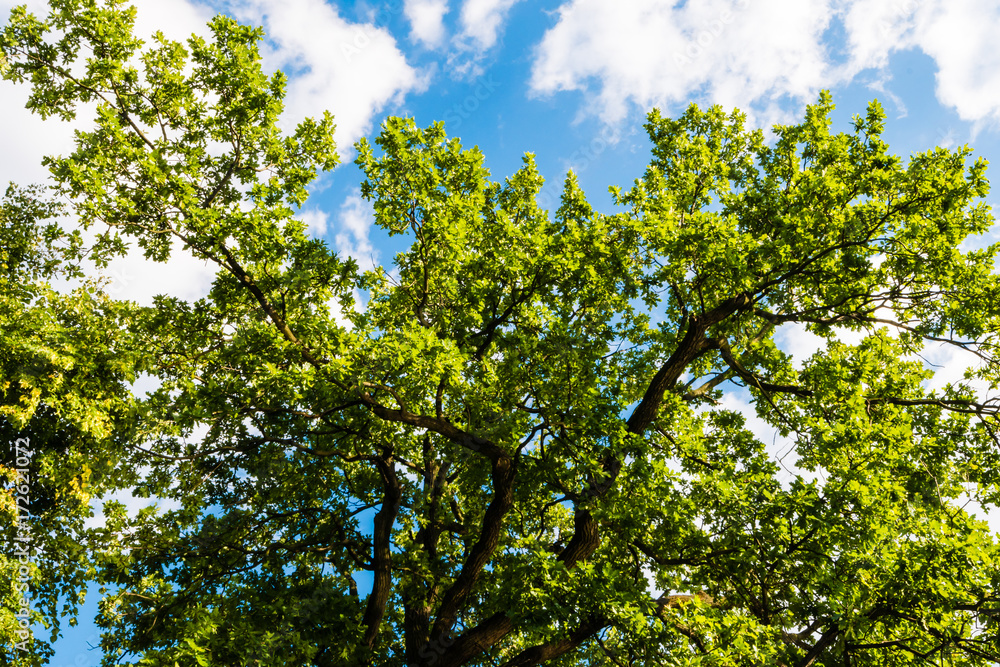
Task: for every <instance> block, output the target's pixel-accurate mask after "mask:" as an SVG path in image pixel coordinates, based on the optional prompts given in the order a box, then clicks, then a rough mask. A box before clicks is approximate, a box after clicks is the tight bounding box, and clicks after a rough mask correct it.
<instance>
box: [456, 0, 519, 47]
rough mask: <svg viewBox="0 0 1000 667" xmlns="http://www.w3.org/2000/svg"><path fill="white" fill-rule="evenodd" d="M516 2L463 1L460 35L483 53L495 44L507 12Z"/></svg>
mask: <svg viewBox="0 0 1000 667" xmlns="http://www.w3.org/2000/svg"><path fill="white" fill-rule="evenodd" d="M517 3H518V0H465V4H463V5H462V15H461V22H462V35H463V37H465V38H466V39H468V40H470V41H471V42H472V43H473V45H474V46H475V48H476V49H477V50H480V51H485V50H486V49H489V48H491V47H492V46H493V45H494V44H496V41H497V37H498V36H499V34H500V30H501V28H502V27H503V24H504V23H505V22H506V19H507V12H508V11H509V10H510V8H511V7H513V6H514V5H516V4H517Z"/></svg>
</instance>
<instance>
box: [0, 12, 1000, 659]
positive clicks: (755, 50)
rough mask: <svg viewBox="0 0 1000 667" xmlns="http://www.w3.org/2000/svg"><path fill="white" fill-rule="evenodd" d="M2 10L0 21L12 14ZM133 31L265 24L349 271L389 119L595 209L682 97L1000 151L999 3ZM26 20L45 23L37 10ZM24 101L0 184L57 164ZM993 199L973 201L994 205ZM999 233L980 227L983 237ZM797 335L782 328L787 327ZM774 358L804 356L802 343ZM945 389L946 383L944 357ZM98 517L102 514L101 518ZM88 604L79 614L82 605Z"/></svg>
mask: <svg viewBox="0 0 1000 667" xmlns="http://www.w3.org/2000/svg"><path fill="white" fill-rule="evenodd" d="M12 4H14V3H12V2H9V1H8V0H0V13H2V14H3V15H6V13H7V12H8V11H9V9H10V7H11V6H12ZM137 6H138V8H139V25H138V32H139V33H140V35H142V36H145V35H148V34H150V33H151V32H153V31H154V30H162V31H164V32H165V33H166V34H167V36H168V37H172V38H175V39H183V38H184V37H185V36H186V35H188V34H190V33H191V32H198V33H201V34H206V33H207V31H206V30H205V28H204V24H205V21H207V20H208V19H209V18H210V17H211V16H212V15H213V14H215V13H218V12H225V13H228V14H231V15H233V16H236V17H237V18H239V19H240V20H242V21H246V22H252V23H256V24H259V25H263V26H264V27H265V29H266V30H267V31H268V39H267V42H266V43H265V48H264V52H265V61H266V65H267V67H268V68H270V69H277V68H280V69H283V70H285V71H286V72H287V73H288V74H289V76H290V81H289V90H288V98H287V109H286V113H285V117H284V120H283V122H284V123H285V125H286V127H289V128H290V127H293V126H294V125H295V123H296V122H298V120H300V119H301V118H303V117H305V116H315V115H318V114H321V113H322V111H323V110H325V109H329V110H330V111H331V112H332V113H333V114H334V116H335V117H336V119H337V122H338V134H337V136H338V145H339V146H340V149H341V154H342V157H343V162H344V164H343V165H342V166H341V167H338V168H337V169H336V170H335V171H334V172H333V173H331V174H329V175H326V176H324V177H323V178H322V179H321V180H320V181H319V183H318V184H317V186H316V188H315V193H314V195H313V197H312V198H311V199H310V201H309V202H308V203H307V205H306V206H305V207H304V209H303V210H302V212H301V215H302V216H303V218H304V219H305V220H306V221H307V222H308V223H309V225H310V227H311V229H312V230H313V232H314V233H315V234H316V235H318V236H321V237H323V238H325V239H326V240H327V241H328V242H329V243H330V245H331V246H332V247H334V248H336V249H337V250H338V251H339V252H342V253H347V254H352V255H354V256H355V257H356V258H357V259H358V261H359V262H360V263H361V264H362V265H366V264H370V263H371V262H375V263H385V264H388V263H389V262H391V258H392V255H393V253H394V252H395V250H396V249H398V248H394V247H393V246H392V245H391V244H390V243H388V240H387V239H386V238H385V237H384V236H382V235H380V234H379V233H378V230H377V229H375V228H373V227H372V225H371V222H372V216H371V210H370V208H369V206H368V205H367V203H366V202H364V201H362V200H361V199H360V197H359V195H358V185H359V182H360V180H361V174H360V172H359V171H358V169H357V168H356V167H355V166H354V165H353V164H352V160H353V157H354V154H353V153H354V151H353V149H352V148H351V146H352V144H353V143H354V142H355V141H356V140H358V139H359V138H361V137H365V136H366V137H369V138H371V137H373V136H375V135H376V134H377V131H378V126H379V124H380V123H381V121H382V120H383V119H384V118H385V117H386V116H387V115H406V116H413V117H415V118H416V121H417V123H418V124H419V125H421V126H426V125H428V124H430V123H431V122H433V121H436V120H444V121H445V122H446V129H447V131H448V133H449V134H450V135H452V136H459V137H461V138H462V141H463V143H464V144H465V145H467V146H471V145H478V146H479V147H480V149H481V150H482V151H483V152H484V154H485V156H486V160H487V165H488V166H489V168H490V169H491V171H492V174H493V178H494V179H497V180H502V179H503V178H504V177H505V176H508V175H510V174H511V173H512V172H513V171H514V170H516V169H517V168H518V167H519V166H520V163H521V156H522V155H523V154H524V153H525V152H527V151H530V152H533V153H534V154H535V155H536V159H537V162H538V165H539V168H540V170H541V172H542V174H543V175H544V176H545V178H546V179H547V186H546V188H545V189H544V190H543V200H544V202H545V203H546V204H547V206H548V208H551V209H554V208H555V206H556V205H557V204H556V202H557V195H558V192H559V190H560V187H561V183H562V180H563V178H564V177H565V174H566V171H567V170H568V169H570V168H573V169H575V170H576V171H577V173H578V176H579V179H580V183H581V185H582V186H583V188H584V190H585V191H586V192H587V194H588V195H589V196H590V198H591V201H592V203H593V204H594V205H595V206H596V207H597V208H598V209H599V210H604V211H609V210H610V197H609V196H608V192H607V190H608V186H611V185H624V186H627V185H628V184H630V183H631V182H632V180H633V179H635V178H637V177H639V176H640V175H641V174H642V171H643V169H644V167H645V165H646V163H647V161H648V159H649V154H648V149H649V145H648V142H647V140H646V137H645V133H644V131H643V130H642V122H643V119H644V115H645V113H646V112H647V111H649V109H650V108H652V107H653V106H658V107H660V108H661V109H662V110H663V112H664V113H665V114H667V115H676V114H679V113H680V112H681V111H683V109H684V108H685V107H686V106H687V105H688V104H690V103H692V102H695V103H698V104H702V105H707V104H716V103H718V104H722V105H723V106H725V107H727V108H731V107H734V106H735V107H739V108H740V109H742V110H744V111H745V112H747V114H748V115H749V118H750V121H749V122H750V123H751V124H752V125H755V126H761V127H769V126H770V125H771V124H773V123H776V122H794V121H796V120H798V119H800V118H801V116H802V114H803V111H804V108H805V105H806V104H807V103H811V102H814V101H815V100H816V98H817V96H818V94H819V91H820V90H821V89H824V88H827V89H830V90H831V91H832V93H833V97H834V101H835V102H836V104H837V106H838V108H837V111H836V113H835V115H834V119H835V125H836V127H837V129H841V130H846V129H848V122H849V119H850V117H851V116H852V115H853V114H856V113H864V110H865V106H866V104H867V103H868V101H870V100H871V99H873V98H878V99H879V100H880V101H881V102H882V104H883V105H884V108H885V110H886V112H887V115H888V121H887V129H886V133H885V138H886V139H887V140H888V142H889V145H890V147H891V149H892V150H893V151H894V152H896V153H897V154H900V155H902V156H904V157H905V156H907V155H909V154H911V153H913V152H918V151H923V150H927V149H929V148H932V147H934V146H936V145H943V146H946V147H954V146H957V145H961V144H966V143H968V144H970V145H972V146H973V147H974V148H975V152H976V155H980V156H983V157H985V158H987V159H988V160H990V161H991V162H992V161H993V159H992V158H993V157H994V156H1000V49H997V48H996V47H995V45H996V44H997V43H1000V2H998V1H997V0H986V1H984V0H704V1H702V2H695V1H694V0H692V1H689V2H684V1H680V2H669V1H659V0H622V2H618V3H612V2H608V1H607V0H565V1H561V0H545V1H541V2H529V1H524V0H521V1H519V0H396V1H394V2H390V3H369V2H327V1H324V0H232V1H227V0H219V1H208V2H195V1H191V0H138V2H137ZM29 7H32V8H34V9H36V10H37V11H41V12H44V4H43V3H41V2H31V3H29ZM25 93H26V91H24V90H21V89H17V88H13V87H12V86H11V85H10V84H3V87H2V91H0V120H2V121H3V122H2V127H3V128H4V144H3V151H2V153H0V180H2V181H3V182H6V181H8V180H15V181H18V182H20V183H26V182H41V181H43V180H44V178H45V172H44V170H43V169H42V168H41V167H40V166H38V163H39V160H40V158H41V156H42V155H43V154H46V153H59V152H65V151H66V150H67V147H68V146H69V145H70V144H69V142H70V140H71V136H72V134H71V132H72V129H73V126H71V125H67V124H63V123H60V122H58V121H47V122H45V123H42V122H41V121H39V120H38V119H35V118H32V117H29V116H28V115H27V114H26V112H24V110H23V108H22V106H23V102H24V99H25ZM996 196H997V195H996V194H994V195H991V197H990V200H989V201H991V202H992V201H994V200H995V199H996ZM996 231H997V228H996V227H994V234H993V236H994V238H995V237H996V236H997V234H996ZM109 276H110V278H111V280H112V286H111V289H112V291H114V292H116V294H117V295H118V296H121V297H123V298H131V299H136V300H138V301H140V302H148V301H149V299H150V298H151V297H152V295H154V294H157V293H160V292H164V291H166V292H169V293H171V294H174V295H176V296H180V297H185V298H194V297H197V296H200V295H202V294H204V293H205V291H206V289H207V286H208V283H209V280H210V279H211V273H210V272H209V271H208V269H207V268H206V267H204V266H202V265H199V264H198V263H196V262H194V260H191V259H184V258H177V259H175V260H172V261H171V264H170V265H169V266H154V265H148V264H145V263H143V262H141V261H139V260H138V259H137V258H127V259H124V260H122V261H121V262H119V263H117V264H116V265H114V266H113V267H112V268H111V270H110V272H109ZM793 334H794V332H793ZM785 344H786V345H787V348H788V349H790V350H792V351H794V352H797V353H798V354H800V355H802V354H806V353H808V352H810V351H811V350H812V349H814V347H813V348H811V347H810V346H811V345H813V344H814V342H813V341H811V340H810V339H809V338H808V336H806V335H789V336H787V337H786V338H785ZM941 354H942V355H943V356H942V357H940V358H939V359H938V361H940V362H941V363H942V365H943V367H944V370H943V374H942V375H941V377H942V378H943V379H942V380H941V382H943V381H944V378H947V377H948V376H950V375H954V374H955V373H957V372H960V365H961V364H960V361H961V360H957V359H955V358H954V357H952V356H949V355H950V354H951V353H950V352H942V353H941ZM98 520H99V519H98ZM88 609H90V610H91V612H92V611H93V609H94V607H93V606H92V605H88ZM94 632H95V630H94V627H93V625H92V624H90V623H88V622H86V620H84V622H83V623H81V626H80V627H79V628H76V629H71V631H70V632H67V634H66V637H65V639H63V640H62V641H61V642H60V643H59V644H58V645H57V648H58V653H57V656H56V659H55V660H54V661H53V663H52V664H54V665H59V666H62V665H74V666H76V667H83V666H85V665H92V664H93V665H96V664H97V663H98V662H99V660H100V656H99V652H97V651H87V650H86V649H87V644H86V642H87V641H88V640H90V641H92V642H94V643H96V635H95V634H94Z"/></svg>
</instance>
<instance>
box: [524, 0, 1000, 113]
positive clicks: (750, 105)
mask: <svg viewBox="0 0 1000 667" xmlns="http://www.w3.org/2000/svg"><path fill="white" fill-rule="evenodd" d="M837 28H842V29H843V34H844V36H845V37H844V38H841V37H839V36H836V35H837V30H836V29H837ZM828 31H829V32H828ZM997 34H1000V4H998V3H982V2H977V1H976V0H956V1H952V0H948V1H946V0H921V1H920V2H917V1H916V0H802V1H801V2H789V1H788V0H752V1H751V0H735V1H733V0H705V1H704V2H700V3H675V2H672V1H671V0H635V1H634V2H631V3H627V4H618V5H610V4H608V3H605V2H603V1H602V0H567V1H566V2H565V3H564V4H563V5H562V6H561V7H560V8H559V10H558V20H557V22H556V25H555V26H553V27H552V28H550V29H549V30H548V31H547V32H546V34H545V36H544V37H543V39H542V41H541V43H540V44H539V46H538V48H537V52H536V59H535V62H534V66H533V69H532V76H531V81H530V85H531V90H532V91H533V92H534V93H535V94H539V95H547V94H553V93H555V92H558V91H567V90H571V91H580V92H583V93H584V94H585V96H586V98H587V103H586V104H585V105H584V109H586V110H587V112H593V113H595V114H597V115H599V116H601V117H602V118H603V119H604V120H605V121H606V122H617V121H620V120H622V119H623V118H624V117H625V116H626V114H628V113H629V111H631V110H633V109H636V108H638V109H639V110H641V111H646V110H648V109H649V108H651V107H653V106H661V107H665V108H670V107H671V106H677V105H681V104H683V105H686V104H687V103H688V102H691V101H696V102H699V103H701V104H721V105H722V106H724V107H727V108H729V107H734V106H735V107H740V108H741V109H743V110H744V111H747V112H749V113H750V115H751V116H753V120H755V121H756V122H758V123H762V124H766V123H770V122H776V121H783V120H788V119H790V118H792V117H795V116H797V114H798V113H799V112H800V110H801V109H800V107H801V105H802V104H805V103H809V102H812V101H814V100H815V99H816V97H817V94H818V91H819V90H820V89H822V88H832V87H834V86H836V85H838V84H841V83H845V82H849V81H851V80H853V79H854V78H855V77H856V76H857V75H858V74H860V73H861V72H864V71H866V70H872V69H874V70H876V71H877V72H879V73H880V76H877V77H876V81H877V82H881V83H882V84H883V85H882V91H881V92H882V93H883V94H884V95H886V96H888V97H890V98H893V97H894V95H895V94H894V92H893V91H892V90H891V88H888V87H886V86H885V82H886V81H887V78H886V76H885V73H886V69H887V67H888V65H889V59H890V56H891V55H892V53H893V52H896V51H902V50H906V49H911V48H917V49H920V50H922V51H923V52H924V53H926V54H927V55H929V56H930V57H932V58H933V59H934V60H935V62H936V64H937V67H938V73H937V91H936V92H937V97H938V99H939V100H940V102H941V103H942V104H944V105H948V106H951V107H954V108H955V109H956V111H957V112H958V114H959V115H960V116H961V117H962V118H963V119H965V120H968V121H974V122H975V121H1000V51H998V50H997V49H996V48H995V42H996V35H997ZM831 35H834V37H831ZM841 39H844V42H843V43H841V41H840V40H841ZM788 102H792V103H793V105H794V106H797V107H799V109H798V110H796V109H790V108H788V107H789V105H788ZM898 104H899V105H900V108H901V110H902V112H903V113H904V114H905V107H903V106H902V105H901V101H898ZM674 111H676V109H674Z"/></svg>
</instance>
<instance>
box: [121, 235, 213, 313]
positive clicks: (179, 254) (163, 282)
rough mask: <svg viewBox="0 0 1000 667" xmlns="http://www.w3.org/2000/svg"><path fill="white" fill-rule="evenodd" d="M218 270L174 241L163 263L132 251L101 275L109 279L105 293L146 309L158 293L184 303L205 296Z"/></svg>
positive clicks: (136, 250)
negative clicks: (167, 257) (168, 257)
mask: <svg viewBox="0 0 1000 667" xmlns="http://www.w3.org/2000/svg"><path fill="white" fill-rule="evenodd" d="M217 269H218V267H217V266H216V265H214V264H210V263H209V262H207V261H204V260H199V259H195V258H194V257H193V256H192V255H191V253H190V251H185V250H183V249H182V246H181V243H180V242H178V241H175V242H174V243H173V245H172V247H171V252H170V259H169V260H168V261H166V262H153V261H150V260H148V259H146V258H145V257H143V255H142V252H141V250H139V249H137V248H133V249H132V250H131V251H130V252H129V254H128V255H126V256H125V257H120V258H118V259H116V260H114V261H113V262H111V264H110V265H109V266H108V268H107V269H105V270H104V271H102V272H101V273H102V274H103V275H105V276H106V277H107V278H108V280H109V282H108V285H107V287H106V288H105V290H106V291H107V292H108V294H110V295H111V296H113V297H114V298H116V299H123V300H128V301H135V302H136V303H138V304H140V305H145V306H149V305H152V303H153V297H154V296H156V295H159V294H165V295H167V296H173V297H177V298H178V299H183V300H187V301H193V300H195V299H200V298H201V297H204V296H205V295H207V294H208V291H209V290H210V289H211V287H212V280H214V278H215V274H216V271H217Z"/></svg>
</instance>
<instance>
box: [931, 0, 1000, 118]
mask: <svg viewBox="0 0 1000 667" xmlns="http://www.w3.org/2000/svg"><path fill="white" fill-rule="evenodd" d="M916 16H917V19H916V26H915V27H914V33H915V41H916V43H917V45H918V46H919V47H920V48H921V49H923V51H924V52H925V53H927V54H928V55H929V56H931V57H932V58H934V60H935V61H936V62H937V66H938V73H937V90H936V93H937V97H938V99H939V100H940V101H941V102H942V103H943V104H946V105H949V106H953V107H954V108H955V110H956V111H957V112H958V115H959V116H960V117H961V118H962V119H963V120H968V121H983V120H991V121H1000V51H998V50H997V35H1000V6H998V5H997V3H995V2H977V1H975V0H948V1H947V2H945V1H944V0H938V2H932V3H928V5H927V6H921V8H920V10H919V11H918V12H917V15H916Z"/></svg>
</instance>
